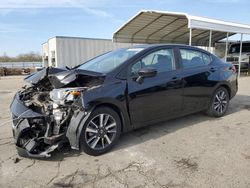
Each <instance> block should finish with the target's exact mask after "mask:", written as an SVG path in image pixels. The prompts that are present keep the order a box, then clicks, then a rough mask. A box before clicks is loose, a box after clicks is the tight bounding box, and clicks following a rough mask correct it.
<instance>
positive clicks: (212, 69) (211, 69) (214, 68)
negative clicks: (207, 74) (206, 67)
mask: <svg viewBox="0 0 250 188" xmlns="http://www.w3.org/2000/svg"><path fill="white" fill-rule="evenodd" d="M217 70H218V69H217V68H216V67H211V68H210V71H211V72H215V71H217Z"/></svg>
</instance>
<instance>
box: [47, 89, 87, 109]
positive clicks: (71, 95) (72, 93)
mask: <svg viewBox="0 0 250 188" xmlns="http://www.w3.org/2000/svg"><path fill="white" fill-rule="evenodd" d="M83 90H86V88H83V87H77V88H62V89H53V90H52V91H51V92H50V98H51V100H53V101H54V102H55V103H56V104H60V105H63V104H65V102H70V101H73V100H74V99H75V98H77V97H78V96H80V95H81V92H82V91H83Z"/></svg>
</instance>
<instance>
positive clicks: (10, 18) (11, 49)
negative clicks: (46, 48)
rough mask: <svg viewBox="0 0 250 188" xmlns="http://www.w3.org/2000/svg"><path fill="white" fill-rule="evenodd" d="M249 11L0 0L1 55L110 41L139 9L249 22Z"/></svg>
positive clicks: (147, 0) (184, 0) (222, 5)
mask: <svg viewBox="0 0 250 188" xmlns="http://www.w3.org/2000/svg"><path fill="white" fill-rule="evenodd" d="M249 7H250V1H249V0H39V1H33V0H0V55H3V54H4V53H6V54H7V55H9V56H16V55H18V54H20V53H28V52H30V51H34V52H39V53H41V44H42V43H43V42H46V41H47V40H48V39H49V38H51V37H54V36H74V37H87V38H88V37H89V38H107V39H111V38H112V34H113V32H114V31H116V30H117V29H118V28H119V27H120V26H121V25H122V24H123V23H124V22H126V21H127V20H129V19H130V18H131V17H132V16H134V15H135V14H136V13H137V12H138V11H140V10H162V11H174V12H186V13H189V14H191V15H196V16H203V17H209V18H215V19H222V20H225V21H233V22H239V23H245V24H250V11H249ZM237 37H238V36H236V37H234V38H235V39H237ZM238 38H239V37H238Z"/></svg>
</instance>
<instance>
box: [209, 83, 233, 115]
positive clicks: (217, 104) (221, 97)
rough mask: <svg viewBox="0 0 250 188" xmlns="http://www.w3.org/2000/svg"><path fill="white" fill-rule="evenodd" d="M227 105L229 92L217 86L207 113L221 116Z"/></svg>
mask: <svg viewBox="0 0 250 188" xmlns="http://www.w3.org/2000/svg"><path fill="white" fill-rule="evenodd" d="M228 106H229V94H228V91H227V89H226V88H224V87H220V88H218V89H217V90H216V91H215V92H214V95H213V97H212V100H211V102H210V105H209V108H208V109H207V114H208V115H209V116H213V117H221V116H223V115H224V114H225V113H226V111H227V109H228Z"/></svg>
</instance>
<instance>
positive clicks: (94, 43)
mask: <svg viewBox="0 0 250 188" xmlns="http://www.w3.org/2000/svg"><path fill="white" fill-rule="evenodd" d="M128 46H131V44H128V43H113V42H112V40H106V39H85V38H67V37H56V50H55V51H56V66H57V67H63V66H68V67H73V66H76V65H79V64H81V63H83V62H85V61H87V60H89V59H92V58H93V57H95V56H98V55H100V54H103V53H105V52H108V51H111V50H114V49H117V48H123V47H128Z"/></svg>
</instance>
